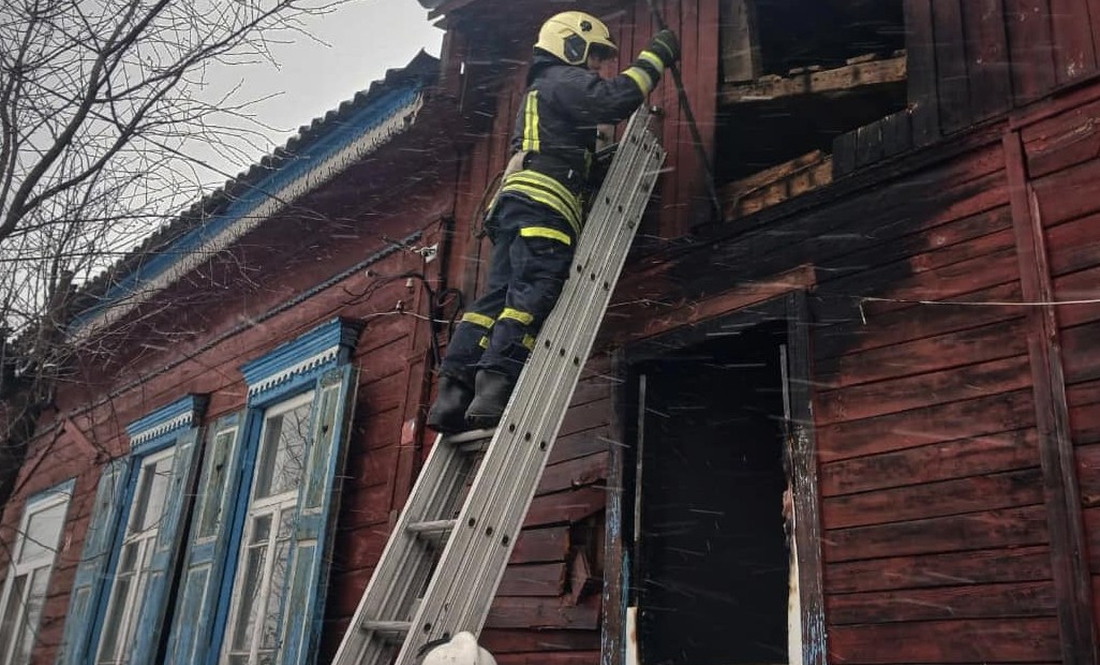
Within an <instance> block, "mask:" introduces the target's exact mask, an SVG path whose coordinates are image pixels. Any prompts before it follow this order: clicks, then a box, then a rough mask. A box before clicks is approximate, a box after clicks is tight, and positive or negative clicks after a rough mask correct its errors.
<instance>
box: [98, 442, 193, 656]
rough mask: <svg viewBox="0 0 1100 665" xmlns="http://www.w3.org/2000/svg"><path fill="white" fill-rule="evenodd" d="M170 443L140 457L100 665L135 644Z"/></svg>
mask: <svg viewBox="0 0 1100 665" xmlns="http://www.w3.org/2000/svg"><path fill="white" fill-rule="evenodd" d="M175 452H176V449H175V446H173V447H171V448H168V449H166V450H162V451H160V452H158V453H156V454H155V455H150V456H148V457H146V458H144V459H143V460H141V464H140V467H139V471H138V475H137V493H136V494H135V496H134V503H133V505H132V506H131V508H130V519H129V520H128V524H127V526H126V533H125V534H124V536H123V539H122V553H121V555H120V556H119V562H118V567H117V568H116V569H115V577H114V582H113V584H112V586H111V594H110V601H109V602H108V604H107V620H106V622H105V623H104V627H103V638H102V639H101V640H100V642H99V657H98V658H96V662H97V663H99V665H117V664H119V663H127V662H129V659H130V652H131V649H132V647H133V644H134V630H135V629H136V627H137V620H136V619H137V615H136V613H137V612H138V611H139V610H140V609H141V601H142V599H143V598H144V596H145V587H146V586H147V584H148V582H149V576H150V574H151V572H152V558H153V548H154V546H155V545H156V542H157V536H158V535H159V533H160V527H161V524H162V523H163V517H164V509H165V506H166V505H167V501H166V499H167V496H168V484H169V482H170V480H171V477H172V458H173V457H174V456H175Z"/></svg>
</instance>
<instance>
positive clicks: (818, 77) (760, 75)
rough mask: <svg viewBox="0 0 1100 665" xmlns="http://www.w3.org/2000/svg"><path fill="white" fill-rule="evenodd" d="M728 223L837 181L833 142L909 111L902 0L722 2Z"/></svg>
mask: <svg viewBox="0 0 1100 665" xmlns="http://www.w3.org/2000/svg"><path fill="white" fill-rule="evenodd" d="M720 39H721V45H720V49H721V54H722V56H721V73H720V92H719V114H718V126H717V129H716V135H715V141H716V146H717V150H716V164H715V176H716V178H717V181H718V184H719V188H720V190H721V192H722V198H723V200H724V204H725V208H726V218H727V219H731V218H737V217H742V216H745V215H748V214H752V213H754V212H757V211H758V210H760V209H763V208H765V207H768V206H771V205H775V204H777V203H780V202H782V201H785V200H787V199H790V198H793V197H795V196H798V195H800V194H803V193H805V192H808V191H811V190H813V189H816V188H818V187H821V186H824V185H827V184H829V183H831V182H832V180H833V174H834V169H833V164H832V158H831V153H832V152H833V142H834V140H835V139H836V138H837V137H838V136H841V135H843V134H846V133H848V132H851V131H853V130H856V129H858V128H860V127H864V126H866V125H869V124H871V123H874V122H876V121H879V120H881V119H882V118H885V117H887V116H890V115H892V114H895V113H898V112H901V111H904V110H905V109H906V108H907V106H908V94H907V82H906V79H907V74H908V71H907V61H906V51H905V19H904V12H903V6H902V0H722V5H721V27H720Z"/></svg>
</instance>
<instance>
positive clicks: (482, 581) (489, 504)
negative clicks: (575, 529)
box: [333, 108, 666, 665]
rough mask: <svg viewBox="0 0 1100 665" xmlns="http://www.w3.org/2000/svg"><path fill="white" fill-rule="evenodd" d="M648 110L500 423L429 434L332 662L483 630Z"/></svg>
mask: <svg viewBox="0 0 1100 665" xmlns="http://www.w3.org/2000/svg"><path fill="white" fill-rule="evenodd" d="M650 117H651V116H650V112H649V111H648V110H647V109H644V108H643V109H640V110H639V111H638V112H636V113H635V114H634V116H632V117H631V120H630V122H629V123H628V124H627V127H626V130H625V132H624V134H623V139H622V141H621V142H620V145H619V151H618V154H616V155H615V158H614V159H613V160H612V164H611V168H610V169H609V172H608V176H607V178H606V179H605V182H604V185H603V187H601V189H600V191H599V193H598V195H597V199H596V201H595V204H594V205H593V208H592V210H591V212H590V214H589V216H588V223H587V228H586V229H585V232H584V233H583V234H582V235H581V238H580V242H579V245H578V247H577V252H576V255H575V259H574V262H573V265H572V266H571V267H570V271H571V272H570V278H569V279H568V280H566V284H565V287H564V289H563V292H562V296H561V297H560V298H559V301H558V303H557V304H556V306H555V308H554V310H553V312H552V313H551V315H550V317H549V318H548V319H547V322H546V324H545V325H544V326H543V330H542V331H541V333H540V334H539V336H538V339H537V340H536V347H535V349H534V350H533V352H532V353H531V357H530V359H529V360H528V362H527V365H526V367H525V369H524V371H523V372H522V374H521V375H520V378H519V381H518V383H517V385H516V389H515V390H514V391H513V395H512V397H511V399H510V400H509V404H508V405H507V407H506V409H505V412H504V418H503V419H502V422H501V426H500V427H498V428H497V429H496V430H495V431H492V432H490V431H482V432H472V433H464V434H461V435H455V436H452V437H443V436H440V437H438V438H437V439H436V442H435V445H434V446H433V448H432V450H431V452H430V453H429V454H428V457H427V459H426V460H425V463H424V466H423V468H422V469H421V471H420V474H419V476H418V478H417V479H416V482H415V483H414V485H413V488H412V492H411V493H410V494H409V496H408V498H407V500H406V503H405V506H404V507H403V508H402V510H401V513H400V515H399V517H398V520H397V522H396V523H395V524H394V527H393V530H392V532H391V535H390V538H389V539H388V541H387V543H386V546H385V548H384V549H383V552H382V556H381V558H380V559H379V562H378V564H377V567H376V569H375V571H374V574H373V576H372V577H371V580H370V582H369V583H368V585H367V589H366V591H365V593H364V595H363V597H362V599H361V600H360V602H359V606H358V608H357V610H356V612H355V615H354V617H353V619H352V622H351V625H350V626H349V627H348V630H347V632H346V633H345V635H344V639H343V641H342V642H341V644H340V647H339V650H338V651H337V655H336V658H335V660H334V661H333V663H334V665H390V663H391V662H396V665H413V664H414V663H415V662H416V661H417V660H418V658H419V656H420V655H422V654H420V651H421V650H422V649H423V647H424V646H425V645H426V644H428V643H429V642H433V641H435V640H438V639H440V638H443V637H447V636H450V635H453V634H455V633H457V632H458V631H461V630H469V631H471V632H473V633H475V634H477V633H480V631H481V628H482V627H483V625H484V623H485V619H486V617H487V616H488V612H489V607H490V605H491V603H492V600H493V597H494V596H495V595H496V591H497V587H498V586H499V584H500V581H501V579H502V578H503V576H504V572H505V570H506V568H507V563H508V560H509V558H510V557H511V554H512V551H513V549H514V547H515V543H516V540H517V539H518V538H519V536H520V534H521V532H522V526H523V521H524V518H525V516H526V514H527V512H528V510H529V509H530V505H531V502H532V501H533V499H534V496H535V493H536V492H537V488H538V484H539V482H540V480H541V476H542V472H543V470H544V469H545V466H546V463H547V460H548V458H549V455H550V453H551V451H552V448H553V443H554V440H555V438H556V437H557V435H558V432H559V431H560V428H561V425H562V422H563V421H564V419H565V414H566V411H567V410H568V406H569V403H570V402H571V401H572V397H573V392H574V390H575V388H576V385H577V382H578V380H579V378H580V374H581V372H582V370H583V367H584V363H585V361H586V360H587V358H588V354H589V353H590V351H591V348H592V346H593V344H594V343H595V338H596V334H597V331H598V330H599V326H600V324H601V322H602V320H603V317H604V314H605V312H606V309H607V306H608V304H609V302H610V298H611V294H612V291H613V290H614V287H615V284H616V283H617V281H618V279H619V275H620V273H621V271H622V267H623V265H624V263H625V261H626V256H627V254H628V252H629V249H630V245H631V243H632V240H633V237H634V235H635V233H636V231H637V226H638V224H639V223H640V219H641V216H642V214H643V212H644V210H645V207H646V205H647V203H648V201H649V196H650V194H651V192H652V190H653V187H654V185H655V182H656V179H657V175H658V174H659V172H660V167H661V164H662V163H663V161H664V158H665V155H666V153H665V151H664V149H663V148H662V147H661V145H660V143H659V141H658V140H657V138H656V137H655V136H654V135H653V134H652V132H650V131H649V129H648V125H649V120H650ZM490 435H491V437H490ZM479 440H480V441H488V445H487V446H479V445H476V442H477V441H479ZM480 452H484V455H483V457H482V459H481V462H480V464H478V463H477V460H476V456H477V454H478V453H480ZM475 469H476V472H475V471H474V470H475ZM471 473H472V474H473V482H472V484H471V485H470V487H469V491H468V492H467V493H466V494H465V496H463V491H464V490H465V489H466V484H467V481H468V480H469V477H470V475H471ZM456 514H457V517H456ZM421 592H423V593H422V595H421ZM402 636H403V639H402ZM395 655H396V660H395V659H394V656H395Z"/></svg>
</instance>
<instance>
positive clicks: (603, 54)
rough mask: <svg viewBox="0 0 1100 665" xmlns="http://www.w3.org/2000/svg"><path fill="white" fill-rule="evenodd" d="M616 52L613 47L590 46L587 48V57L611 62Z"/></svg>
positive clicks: (602, 45) (603, 45)
mask: <svg viewBox="0 0 1100 665" xmlns="http://www.w3.org/2000/svg"><path fill="white" fill-rule="evenodd" d="M616 53H618V50H616V49H615V47H614V46H608V45H607V44H591V45H589V47H588V55H589V56H590V57H594V58H599V59H600V60H611V59H613V58H614V57H615V54H616Z"/></svg>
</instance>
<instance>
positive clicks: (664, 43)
mask: <svg viewBox="0 0 1100 665" xmlns="http://www.w3.org/2000/svg"><path fill="white" fill-rule="evenodd" d="M648 50H649V51H650V52H651V53H653V54H654V55H656V56H657V57H658V58H660V59H661V62H662V63H664V65H665V67H671V66H672V65H674V64H676V63H677V62H679V60H680V40H678V39H676V33H674V32H673V31H671V30H669V29H667V28H666V29H664V30H661V31H660V32H658V33H657V34H655V35H653V41H651V42H650V43H649V49H648Z"/></svg>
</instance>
